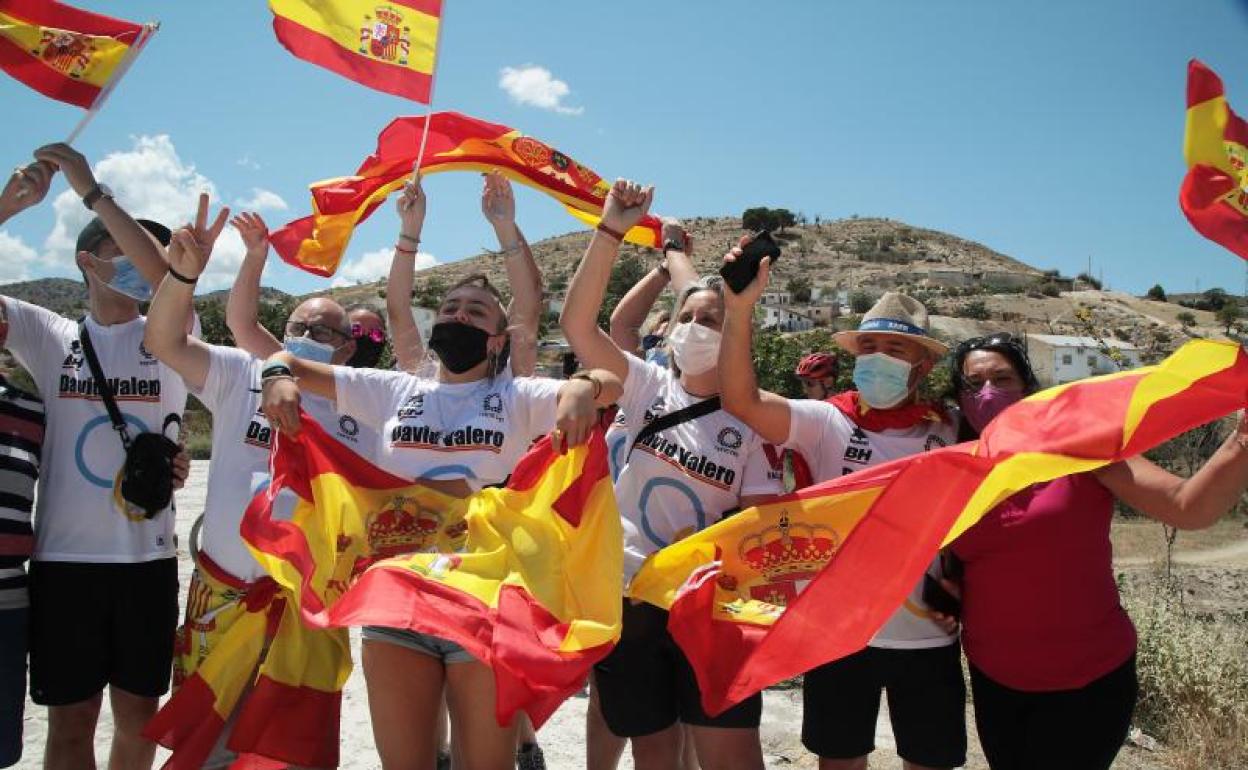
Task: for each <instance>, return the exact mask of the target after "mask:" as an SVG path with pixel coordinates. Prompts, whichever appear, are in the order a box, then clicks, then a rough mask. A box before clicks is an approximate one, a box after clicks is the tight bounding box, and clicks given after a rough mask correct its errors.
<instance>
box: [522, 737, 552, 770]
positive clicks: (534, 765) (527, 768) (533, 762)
mask: <svg viewBox="0 0 1248 770" xmlns="http://www.w3.org/2000/svg"><path fill="white" fill-rule="evenodd" d="M516 770H546V756H545V755H544V754H542V747H541V746H538V745H537V744H536V743H526V744H524V745H523V746H521V747H520V749H519V750H518V751H517V752H516Z"/></svg>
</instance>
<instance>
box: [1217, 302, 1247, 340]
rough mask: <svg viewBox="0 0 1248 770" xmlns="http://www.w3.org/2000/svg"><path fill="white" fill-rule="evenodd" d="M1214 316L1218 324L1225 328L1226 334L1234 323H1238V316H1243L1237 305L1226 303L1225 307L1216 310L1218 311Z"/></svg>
mask: <svg viewBox="0 0 1248 770" xmlns="http://www.w3.org/2000/svg"><path fill="white" fill-rule="evenodd" d="M1215 315H1216V316H1217V318H1218V323H1220V324H1222V325H1223V326H1225V327H1226V333H1227V334H1230V333H1231V327H1232V326H1234V325H1235V322H1236V321H1238V320H1239V318H1240V316H1242V315H1243V311H1242V310H1240V307H1239V305H1238V304H1237V303H1235V302H1227V303H1226V304H1225V305H1223V306H1222V307H1220V308H1218V311H1217V313H1216V314H1215Z"/></svg>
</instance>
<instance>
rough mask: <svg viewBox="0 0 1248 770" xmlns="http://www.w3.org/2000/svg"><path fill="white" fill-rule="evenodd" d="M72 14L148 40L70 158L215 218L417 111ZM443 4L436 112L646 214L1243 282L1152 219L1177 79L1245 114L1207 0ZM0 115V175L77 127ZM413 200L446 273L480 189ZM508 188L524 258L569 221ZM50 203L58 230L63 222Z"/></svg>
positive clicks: (465, 236) (240, 56)
mask: <svg viewBox="0 0 1248 770" xmlns="http://www.w3.org/2000/svg"><path fill="white" fill-rule="evenodd" d="M82 4H83V5H85V6H86V7H88V8H91V9H93V10H98V11H101V12H108V13H112V14H115V15H119V16H123V17H125V18H129V19H132V20H147V19H159V20H160V21H161V22H162V24H163V27H162V29H161V31H160V33H159V34H158V35H157V36H156V38H155V39H154V41H153V43H152V44H151V45H150V47H149V48H148V50H147V51H146V53H145V54H144V55H143V57H142V58H141V59H140V60H139V62H138V63H137V64H136V66H135V68H134V70H133V71H132V72H131V74H130V75H129V76H128V78H127V79H126V81H125V82H124V83H123V85H122V87H121V89H120V90H119V91H118V92H117V93H116V94H115V95H114V97H113V99H112V101H111V102H110V104H109V105H108V107H107V108H106V109H105V111H104V112H103V113H102V114H101V115H100V116H99V118H98V119H97V120H96V121H95V123H94V124H92V125H91V126H90V128H89V129H88V130H87V133H86V134H85V136H84V137H83V138H82V140H81V141H80V142H79V145H78V146H79V148H80V149H81V150H83V151H84V152H85V153H87V154H88V156H90V157H91V158H93V159H94V160H99V159H102V158H104V157H105V156H107V155H108V154H110V153H127V152H133V151H134V150H135V147H136V143H137V142H139V137H142V136H147V137H155V136H160V135H167V136H168V138H169V143H171V146H172V148H173V150H176V154H177V158H178V159H179V161H180V163H181V164H182V167H174V168H173V169H172V170H171V169H170V168H169V165H170V152H171V151H170V144H159V145H158V147H157V151H156V152H155V153H154V157H155V160H154V161H153V160H152V157H150V156H149V157H148V160H149V161H152V163H153V164H154V166H155V167H156V168H155V169H154V170H153V171H151V173H154V174H165V175H166V176H169V175H172V177H173V179H174V182H173V184H174V185H175V187H177V186H178V185H180V186H181V187H177V189H176V190H175V192H176V193H178V194H177V195H173V194H171V198H176V199H177V200H179V201H180V200H182V199H183V198H184V197H185V195H183V197H182V198H179V197H178V195H182V194H183V193H187V189H189V188H190V187H194V186H196V185H198V184H201V183H202V181H201V180H200V179H199V178H198V177H194V176H192V175H191V171H190V170H189V168H188V167H192V166H193V170H194V172H195V173H197V174H199V175H201V176H202V177H203V178H204V179H206V180H209V181H210V182H211V183H212V185H213V187H214V189H215V190H216V191H217V192H218V194H219V195H220V196H221V197H223V198H224V199H225V200H227V201H228V202H231V203H232V202H235V201H238V200H242V199H247V198H251V197H253V196H254V190H255V189H261V190H267V191H270V192H273V193H276V194H277V195H278V196H280V198H281V199H283V200H284V201H286V203H287V204H288V205H289V207H290V208H289V209H288V210H286V211H281V210H273V209H269V210H266V211H265V212H264V213H265V215H266V216H267V217H268V219H269V221H270V223H271V224H280V223H281V222H283V221H285V220H287V219H290V218H293V217H295V216H298V215H302V214H304V213H305V212H306V210H307V205H308V204H307V195H306V185H307V184H308V183H309V182H312V181H315V180H318V179H322V178H326V177H332V176H339V175H344V174H348V173H350V172H352V171H353V170H354V169H355V167H356V165H357V164H358V163H359V161H360V160H361V159H362V158H363V157H364V156H365V155H366V154H367V153H368V152H370V151H371V149H372V147H373V144H374V140H375V137H376V135H377V132H378V131H379V130H380V129H381V127H382V126H384V125H385V124H386V123H387V122H388V121H389V120H390V119H391V118H392V117H394V116H396V115H401V114H415V113H418V112H420V111H421V110H423V107H421V106H420V105H415V104H411V103H407V102H404V101H402V100H400V99H397V98H395V97H390V96H387V95H384V94H379V93H375V92H372V91H369V90H367V89H365V88H363V87H360V86H357V85H355V84H354V83H351V82H349V81H347V80H344V79H342V78H339V77H337V76H335V75H333V74H332V73H330V72H328V71H325V70H321V69H319V68H317V67H314V66H312V65H310V64H307V63H305V62H302V61H299V60H297V59H295V58H293V57H291V56H290V55H288V54H287V53H286V52H285V51H284V50H283V49H281V48H280V46H279V45H278V44H277V42H276V41H275V40H274V37H273V33H272V30H271V27H270V23H269V20H270V15H269V11H268V10H267V5H266V4H265V3H263V2H258V1H257V2H241V1H240V0H216V1H214V2H195V3H191V2H176V3H175V2H167V1H166V2H157V1H156V0H115V1H114V2H107V3H106V2H103V0H82ZM446 5H447V10H446V19H445V26H444V39H443V44H442V57H441V61H440V66H439V72H438V81H437V92H436V98H437V106H438V107H440V108H445V109H456V110H460V111H462V112H466V113H468V114H471V115H474V116H477V117H481V118H484V119H488V120H492V121H496V122H500V123H505V124H508V125H511V126H513V127H516V128H519V129H520V130H522V131H524V132H526V133H530V134H532V135H534V136H536V137H539V138H541V139H543V140H545V141H547V142H549V143H551V144H553V145H554V146H555V147H558V148H560V149H562V150H563V151H565V152H567V153H568V154H570V155H572V156H573V157H576V158H577V159H579V160H581V161H582V162H584V163H586V164H587V165H589V166H591V167H592V168H594V169H595V170H597V171H598V172H599V173H601V174H602V175H603V176H606V177H615V176H630V177H634V178H637V179H640V180H644V181H648V182H653V183H654V184H656V185H657V187H658V190H659V193H658V200H657V204H656V209H658V210H659V211H660V212H661V213H670V214H675V215H680V216H692V215H719V214H739V213H740V212H741V210H742V209H744V208H746V207H748V206H751V205H760V204H761V205H770V206H785V207H787V208H790V209H794V210H800V211H802V212H804V213H806V214H808V215H812V216H813V215H815V214H820V215H822V216H824V217H843V216H848V215H850V214H859V215H863V216H866V215H872V216H887V217H892V218H896V219H901V220H904V221H906V222H909V223H912V224H915V225H919V226H923V227H931V228H936V229H940V230H945V231H948V232H951V233H954V234H957V235H960V236H963V237H967V238H971V239H974V240H977V241H980V242H982V243H984V244H986V245H988V246H990V247H992V248H995V249H998V250H1000V251H1002V252H1004V253H1006V254H1009V255H1012V256H1014V257H1017V258H1019V259H1022V260H1024V261H1026V262H1029V263H1031V264H1033V265H1036V266H1038V267H1046V268H1047V267H1056V268H1059V269H1061V270H1062V271H1063V272H1065V273H1075V272H1079V271H1080V270H1082V269H1084V267H1085V266H1086V263H1087V260H1088V257H1089V256H1091V257H1092V260H1093V267H1094V271H1101V270H1103V271H1104V276H1105V279H1106V281H1107V282H1108V283H1109V284H1110V285H1111V286H1112V287H1114V288H1119V289H1124V290H1129V291H1133V292H1142V291H1144V290H1145V289H1147V288H1148V287H1149V286H1151V285H1152V284H1153V283H1154V282H1160V283H1161V284H1162V285H1163V286H1165V288H1166V289H1167V290H1169V291H1191V290H1193V289H1194V288H1196V287H1197V285H1199V287H1200V288H1201V289H1206V288H1209V287H1210V286H1215V285H1217V286H1223V287H1225V288H1227V289H1229V290H1231V291H1233V292H1235V293H1239V292H1240V291H1242V290H1243V286H1244V275H1245V267H1244V265H1243V263H1242V262H1241V260H1239V259H1238V258H1236V257H1235V256H1233V255H1231V254H1230V253H1229V252H1226V251H1224V250H1222V249H1220V248H1219V247H1217V246H1215V245H1213V244H1212V243H1209V242H1206V241H1205V240H1204V239H1202V238H1201V237H1200V236H1198V235H1197V234H1196V233H1195V232H1194V231H1193V230H1192V229H1191V228H1190V227H1189V226H1188V224H1187V222H1186V220H1184V218H1183V216H1182V214H1181V213H1180V211H1179V208H1178V204H1177V194H1178V187H1179V183H1180V180H1181V178H1182V175H1183V172H1184V166H1183V158H1182V151H1181V150H1182V134H1183V115H1184V81H1185V75H1186V63H1187V60H1188V59H1189V58H1190V57H1193V56H1196V57H1199V58H1201V59H1203V60H1204V61H1205V62H1206V63H1207V64H1209V65H1210V66H1211V67H1213V68H1214V69H1215V70H1216V71H1218V72H1219V73H1220V74H1221V75H1222V76H1223V78H1224V79H1225V81H1226V83H1227V88H1228V91H1229V95H1230V98H1231V102H1232V104H1237V105H1239V107H1240V111H1241V112H1248V45H1245V43H1246V42H1248V12H1245V10H1244V9H1243V7H1242V6H1241V5H1240V4H1238V3H1233V2H1230V0H1221V1H1219V0H1207V1H1204V0H1202V2H1186V3H1181V2H1172V1H1170V0H1098V1H1097V2H1075V1H1074V0H1062V1H1059V2H1049V3H1026V4H1023V3H1002V2H999V0H993V1H984V2H969V1H961V2H956V3H932V2H930V1H928V0H916V1H914V2H899V1H895V0H894V1H886V0H877V1H876V2H856V3H848V2H839V3H833V2H824V1H822V0H804V1H802V2H784V1H782V0H773V2H767V3H763V2H757V1H755V2H744V1H743V0H697V1H688V0H686V1H685V2H671V1H670V0H668V1H667V2H646V1H644V0H637V1H635V2H631V3H612V4H605V3H598V2H585V1H584V0H582V1H581V2H565V1H563V0H543V2H530V3H514V2H502V1H501V0H446ZM526 65H538V66H540V67H544V68H546V69H547V70H548V71H549V72H550V73H551V76H552V77H553V78H554V79H557V80H559V81H563V82H564V83H566V85H567V87H568V89H569V91H570V92H569V93H568V94H566V95H565V96H563V97H562V100H561V104H562V105H563V107H564V108H565V109H564V111H562V112H559V111H555V110H552V109H544V108H541V107H539V106H533V105H525V104H520V103H517V102H516V101H514V100H513V98H512V97H511V96H509V94H508V93H507V92H505V91H504V90H503V89H502V88H500V72H501V71H502V70H503V69H504V68H506V67H511V68H517V69H519V68H523V67H524V66H526ZM0 104H3V105H4V116H5V118H4V129H3V138H4V142H3V146H4V154H5V158H6V160H5V161H4V162H5V163H8V164H11V165H12V164H17V163H20V162H22V161H23V160H24V159H25V158H26V157H27V149H28V148H33V147H35V146H37V145H39V144H42V143H44V142H46V141H52V140H57V139H60V138H62V137H63V136H64V135H65V134H66V133H67V132H68V130H69V129H70V127H71V126H72V125H73V124H74V122H75V121H76V119H77V117H78V114H79V113H78V111H77V110H75V109H74V108H71V107H68V106H65V105H61V104H57V103H54V102H51V101H49V100H46V99H43V98H42V97H40V96H38V95H37V94H35V93H34V92H32V91H29V90H27V89H26V88H24V87H23V86H21V85H19V84H18V83H16V82H14V81H11V80H8V79H7V78H3V77H0ZM149 146H152V145H150V143H149ZM162 164H163V165H162ZM145 173H147V172H145ZM427 184H428V189H429V193H430V198H431V202H430V207H431V210H430V216H429V220H428V222H427V224H426V228H425V242H424V244H423V246H422V248H423V249H424V250H426V251H428V252H430V253H432V254H433V255H434V256H435V257H436V258H437V259H438V260H440V261H451V260H455V259H460V258H463V257H465V256H470V255H472V254H474V253H476V252H477V251H479V250H480V249H481V248H482V247H483V246H490V245H493V244H492V243H491V239H492V233H491V232H490V231H489V229H488V227H487V226H486V225H485V223H484V220H482V219H481V217H480V214H479V212H478V205H477V189H478V187H479V180H477V179H476V178H474V177H472V176H470V175H449V174H448V175H442V176H439V177H435V178H431V179H430V180H429V181H428V183H427ZM184 188H185V189H184ZM63 189H64V183H63V182H59V181H58V183H57V186H56V187H54V189H53V196H50V201H49V203H48V204H45V206H44V207H43V208H42V209H40V210H38V211H35V212H29V213H28V214H27V215H25V216H23V217H22V218H20V219H18V220H14V221H12V222H10V223H9V224H8V227H7V228H6V230H5V232H6V233H7V236H8V237H4V238H0V248H4V249H5V250H6V251H7V252H8V253H5V254H3V255H0V256H3V258H4V261H5V262H8V263H12V262H13V261H14V260H18V261H21V260H22V259H25V260H26V265H27V268H28V269H26V274H28V275H32V276H42V275H52V274H55V275H73V274H74V273H73V271H72V267H71V266H70V265H69V264H68V263H67V262H66V261H65V259H64V258H63V256H61V257H58V256H57V254H56V253H49V251H51V252H55V251H56V248H57V247H56V243H55V242H53V243H51V244H49V242H48V237H49V235H50V234H51V233H52V231H53V228H54V224H55V221H56V219H57V214H56V210H55V209H54V206H53V205H51V197H54V196H55V195H56V193H57V192H59V191H61V190H63ZM519 197H520V199H521V206H520V223H521V225H522V227H523V228H524V229H525V231H526V233H527V234H528V235H529V237H530V238H531V239H533V240H536V239H539V238H542V237H546V236H550V235H555V234H559V233H562V232H566V231H568V230H571V229H574V227H575V223H574V222H573V220H571V219H570V218H569V217H567V216H566V214H564V213H563V212H562V210H561V209H560V208H559V207H558V206H557V205H555V204H554V203H553V201H551V200H549V199H546V198H544V197H542V196H540V195H539V194H537V193H535V192H532V191H528V190H523V191H521V192H520V193H519ZM70 203H72V201H68V200H67V199H63V200H62V202H61V205H60V211H61V212H62V217H63V218H64V217H68V219H67V220H66V221H67V223H68V224H73V222H74V221H76V220H75V219H74V217H79V216H80V215H79V214H78V213H77V212H71V208H72V207H71V206H70V205H69V204H70ZM144 205H147V206H148V207H149V208H150V207H153V206H154V207H155V208H156V210H160V202H159V201H147V202H146V203H145V204H144ZM170 205H174V204H170ZM177 206H184V204H183V203H176V206H175V207H177ZM395 229H396V223H395V219H394V215H393V213H392V209H391V208H389V207H387V208H386V209H383V210H382V211H379V212H378V213H377V214H376V215H374V217H373V219H372V221H371V222H370V223H369V224H368V225H366V226H365V227H363V228H361V229H360V230H359V231H358V232H357V236H356V239H355V241H354V242H353V243H352V247H351V252H350V254H349V259H350V260H358V259H359V257H360V256H361V255H363V254H365V253H367V252H373V251H376V250H378V249H381V248H385V247H387V246H388V245H389V244H391V243H393V233H394V231H395ZM14 239H20V241H21V243H22V244H24V245H17V242H16V241H15V240H14ZM53 240H54V241H55V239H53ZM62 248H63V247H62ZM32 252H34V253H36V254H37V256H35V257H34V258H33V259H32V258H31V253H32ZM272 259H273V260H274V261H276V257H273V258H272ZM227 263H228V259H226V260H225V262H224V263H223V264H222V265H221V266H219V268H221V269H224V268H225V267H227V266H228V264H227ZM9 267H10V268H12V265H11V264H10V265H9ZM360 269H361V270H362V269H364V268H363V267H361V268H360ZM9 272H10V274H12V270H11V269H10V271H9ZM0 274H4V269H2V268H0ZM357 275H358V273H357ZM220 280H224V274H223V275H222V276H219V277H218V281H220ZM266 283H269V284H272V285H277V286H279V287H280V288H283V289H286V290H288V291H294V292H302V291H308V290H311V289H313V288H317V287H319V286H323V285H325V283H326V281H325V280H324V279H316V278H314V277H312V276H306V275H303V274H300V273H297V272H296V271H293V270H290V269H286V268H280V269H273V268H270V270H269V272H268V273H267V274H266Z"/></svg>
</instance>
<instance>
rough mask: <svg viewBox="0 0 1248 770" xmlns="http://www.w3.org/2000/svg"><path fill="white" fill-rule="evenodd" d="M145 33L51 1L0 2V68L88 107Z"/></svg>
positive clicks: (39, 88) (43, 91)
mask: <svg viewBox="0 0 1248 770" xmlns="http://www.w3.org/2000/svg"><path fill="white" fill-rule="evenodd" d="M147 32H148V28H147V27H145V26H144V25H142V24H135V23H134V22H129V21H123V20H121V19H114V18H110V17H108V16H101V15H99V14H96V13H91V12H89V11H84V10H81V9H78V8H74V7H73V6H69V5H64V4H62V3H57V2H52V0H2V1H0V69H2V70H4V71H5V72H7V73H9V74H10V75H12V76H13V77H15V78H17V79H18V80H19V81H21V82H22V83H25V84H26V85H28V86H30V87H31V88H33V89H35V90H36V91H38V92H39V93H41V94H43V95H44V96H47V97H50V98H52V99H56V100H57V101H60V102H66V103H67V104H73V105H75V106H77V107H83V108H90V107H91V105H92V104H94V103H95V100H96V99H97V98H98V97H99V96H100V93H101V92H102V91H103V90H104V88H105V86H107V85H108V83H109V81H110V80H111V79H112V77H113V74H114V73H115V72H116V71H117V70H118V68H119V67H121V66H122V64H123V63H124V62H125V61H126V60H127V56H128V55H131V56H132V55H133V53H134V52H137V49H138V47H140V46H141V45H142V42H143V40H144V38H145V37H146V33H147ZM132 49H133V50H132Z"/></svg>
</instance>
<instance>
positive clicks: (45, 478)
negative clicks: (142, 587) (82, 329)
mask: <svg viewBox="0 0 1248 770" xmlns="http://www.w3.org/2000/svg"><path fill="white" fill-rule="evenodd" d="M3 301H4V304H5V309H6V311H7V312H8V318H9V335H8V340H7V342H6V345H5V346H6V347H7V348H8V349H9V350H10V351H11V352H12V353H13V355H14V356H15V357H16V358H17V360H18V362H20V363H21V364H22V366H24V367H26V370H27V371H29V372H30V374H31V377H33V378H34V380H35V383H36V384H37V385H38V386H39V393H40V394H41V395H42V396H43V400H44V404H45V406H46V408H47V431H46V434H45V439H44V444H43V467H42V473H41V476H40V478H39V495H38V500H37V502H36V514H35V553H34V558H35V559H36V560H39V561H68V562H93V563H102V562H114V563H131V562H145V561H153V560H155V559H165V558H170V557H172V556H173V555H174V536H173V520H174V514H173V507H174V506H173V505H172V504H170V506H169V508H167V509H166V510H164V511H162V512H161V513H159V514H158V515H156V516H155V517H154V518H152V519H144V518H143V517H142V515H141V514H140V515H138V516H137V517H132V516H130V515H128V514H126V513H124V512H123V510H122V508H121V507H119V506H118V505H117V504H116V503H115V502H114V486H115V485H116V484H117V475H118V472H119V471H120V470H121V467H122V465H123V464H124V462H125V459H126V453H125V450H124V449H123V448H122V446H121V439H120V438H119V437H118V435H117V431H115V430H114V429H113V425H112V422H111V421H110V420H109V419H108V411H107V410H106V409H105V408H104V402H103V401H101V400H100V397H99V395H98V393H97V392H96V389H95V378H94V377H92V376H91V368H90V366H89V365H88V364H87V362H86V359H85V358H84V357H83V353H82V344H81V342H80V341H79V339H78V323H77V322H75V321H71V320H69V319H68V318H62V317H61V316H58V315H56V314H55V313H53V312H51V311H49V310H45V309H44V308H41V307H38V306H36V305H31V304H29V303H26V302H22V301H20V300H15V299H12V298H10V297H4V298H3ZM146 323H147V319H146V318H144V317H143V316H140V317H138V318H136V319H134V320H133V321H127V322H126V323H121V324H114V325H112V326H101V325H99V324H98V323H96V322H95V321H94V320H93V319H91V318H90V317H89V316H88V318H87V330H88V332H89V333H90V335H91V341H92V343H93V345H94V347H95V351H96V355H97V356H98V357H99V359H100V368H101V369H102V370H103V371H104V375H105V376H106V377H108V379H109V380H110V381H111V382H112V384H113V393H114V395H115V397H116V401H117V406H118V407H119V408H120V409H121V412H122V415H123V417H124V418H125V420H126V423H127V424H128V425H129V427H130V437H131V438H134V437H135V436H137V435H138V434H139V433H142V432H145V431H151V432H160V430H161V428H162V426H163V425H164V421H165V419H166V418H167V417H169V416H170V415H176V416H177V417H178V418H181V417H182V410H183V408H184V407H185V406H186V385H185V384H184V383H183V382H182V378H181V377H179V376H178V374H177V373H176V372H175V371H173V370H172V369H170V368H169V367H167V366H165V365H164V364H162V363H161V362H160V361H158V360H156V358H155V357H154V356H153V355H152V354H150V353H148V352H147V349H146V348H144V347H143V329H144V327H145V326H146ZM195 331H196V333H197V334H198V320H197V321H196V330H195ZM174 433H175V432H174V430H173V428H172V427H171V428H170V431H169V432H167V434H166V435H169V437H170V438H175V439H176V435H174Z"/></svg>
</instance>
